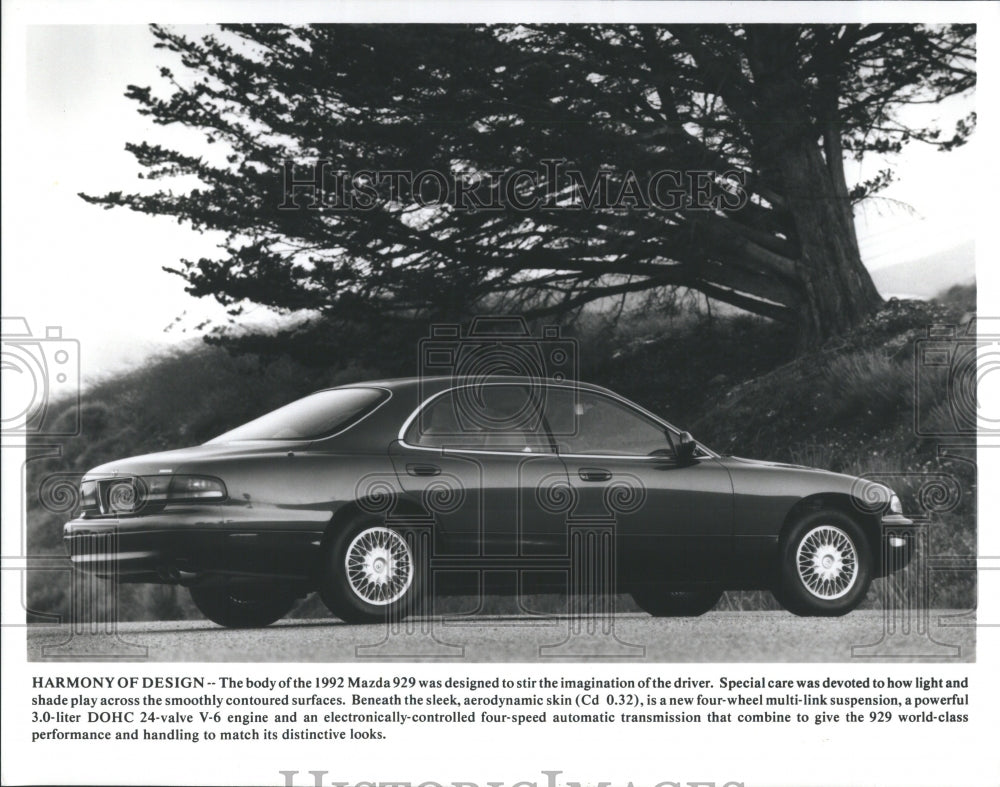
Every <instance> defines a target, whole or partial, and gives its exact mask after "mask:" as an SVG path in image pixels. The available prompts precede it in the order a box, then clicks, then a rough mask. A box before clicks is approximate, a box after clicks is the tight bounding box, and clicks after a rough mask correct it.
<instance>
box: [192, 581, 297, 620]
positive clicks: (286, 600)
mask: <svg viewBox="0 0 1000 787" xmlns="http://www.w3.org/2000/svg"><path fill="white" fill-rule="evenodd" d="M190 591H191V600H192V601H194V605H195V606H196V607H198V610H199V611H200V612H201V614H203V615H204V616H205V617H206V618H208V619H209V620H211V621H213V622H214V623H218V624H219V625H220V626H226V627H227V628H257V627H260V626H268V625H270V624H271V623H274V621H276V620H279V619H280V618H283V617H284V616H285V615H287V614H288V613H289V612H290V611H291V609H292V607H293V606H294V605H295V594H294V593H293V592H292V591H290V590H288V589H287V588H284V587H282V586H280V585H273V584H261V585H242V584H239V585H235V584H226V585H204V586H195V587H192V588H190Z"/></svg>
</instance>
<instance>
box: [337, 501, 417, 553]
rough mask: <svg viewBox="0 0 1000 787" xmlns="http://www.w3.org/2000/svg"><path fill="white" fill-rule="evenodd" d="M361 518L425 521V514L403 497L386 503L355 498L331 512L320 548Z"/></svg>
mask: <svg viewBox="0 0 1000 787" xmlns="http://www.w3.org/2000/svg"><path fill="white" fill-rule="evenodd" d="M362 517H381V518H382V519H385V520H386V521H389V522H391V521H392V520H394V519H395V520H399V521H400V522H404V521H413V520H414V519H421V520H426V518H427V513H426V512H425V511H424V510H423V509H421V508H420V506H418V505H417V504H416V503H413V502H412V501H410V500H408V499H407V498H406V497H404V496H403V495H395V496H393V497H392V498H390V499H389V500H388V501H386V500H385V499H375V498H371V497H369V498H357V499H355V500H351V501H349V502H347V503H344V504H343V505H342V506H340V508H338V509H337V510H336V511H334V512H333V516H331V517H330V521H329V522H328V523H327V525H326V528H325V529H324V531H323V539H322V541H321V543H320V546H321V548H323V549H325V548H326V546H327V544H329V543H330V539H331V538H333V537H334V535H336V534H337V533H338V532H340V530H342V529H343V528H345V527H347V526H348V525H349V524H351V523H352V522H355V521H357V520H358V519H360V518H362Z"/></svg>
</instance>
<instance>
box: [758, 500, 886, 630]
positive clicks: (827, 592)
mask: <svg viewBox="0 0 1000 787" xmlns="http://www.w3.org/2000/svg"><path fill="white" fill-rule="evenodd" d="M780 560H781V566H780V575H779V579H778V585H777V587H776V588H775V590H774V596H775V598H776V599H778V602H779V603H780V604H781V605H782V606H783V607H785V609H787V610H788V611H789V612H792V613H794V614H796V615H804V616H827V617H836V616H839V615H845V614H847V613H848V612H850V611H851V610H852V609H854V608H855V607H857V606H858V604H860V603H861V602H862V601H863V600H864V598H865V596H866V595H867V593H868V587H869V586H870V585H871V581H872V563H873V560H872V550H871V545H870V544H869V541H868V538H867V537H866V536H865V533H864V531H863V530H862V529H861V526H860V525H859V524H858V523H857V522H855V521H854V520H853V519H852V518H851V517H849V516H848V515H847V514H845V513H843V512H842V511H836V510H833V509H825V510H822V511H815V512H813V513H811V514H808V515H806V516H804V517H803V518H801V519H800V520H798V521H797V522H796V523H795V524H793V525H792V526H791V528H789V530H788V531H787V532H786V533H785V535H784V536H783V537H782V539H781V545H780Z"/></svg>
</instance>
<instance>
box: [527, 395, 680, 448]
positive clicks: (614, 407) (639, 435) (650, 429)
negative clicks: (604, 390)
mask: <svg viewBox="0 0 1000 787" xmlns="http://www.w3.org/2000/svg"><path fill="white" fill-rule="evenodd" d="M545 413H546V420H547V421H548V424H549V427H550V429H551V430H552V434H553V437H554V439H555V442H556V445H557V446H558V449H559V452H560V453H564V454H599V455H608V456H649V455H655V454H657V453H660V454H664V453H669V452H670V451H671V446H670V443H669V441H668V440H667V437H666V435H665V434H664V431H663V427H662V426H661V425H660V424H658V423H657V422H655V421H653V420H652V419H650V418H648V417H647V416H645V415H643V414H642V413H640V412H639V411H638V410H635V409H633V408H631V407H629V406H628V405H626V404H624V403H623V402H619V401H618V400H616V399H612V398H610V397H607V396H602V395H601V394H597V393H594V392H592V391H584V390H573V389H571V388H552V389H550V390H549V395H548V396H547V397H546V405H545Z"/></svg>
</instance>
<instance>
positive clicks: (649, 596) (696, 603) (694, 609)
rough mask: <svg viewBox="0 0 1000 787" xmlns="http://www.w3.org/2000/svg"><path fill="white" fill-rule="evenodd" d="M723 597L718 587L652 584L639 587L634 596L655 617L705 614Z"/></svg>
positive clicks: (633, 592)
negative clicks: (699, 588)
mask: <svg viewBox="0 0 1000 787" xmlns="http://www.w3.org/2000/svg"><path fill="white" fill-rule="evenodd" d="M721 597H722V591H721V590H719V589H718V588H704V589H701V590H666V589H663V588H656V587H652V586H644V587H637V588H635V589H634V590H633V591H632V598H633V599H635V603H636V604H638V605H639V606H640V607H641V608H642V609H643V610H644V611H645V612H648V613H649V614H650V615H652V616H653V617H655V618H663V617H694V616H697V615H704V614H705V613H706V612H708V611H709V610H710V609H711V608H712V607H714V606H715V605H716V604H717V603H718V601H719V599H720V598H721Z"/></svg>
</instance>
